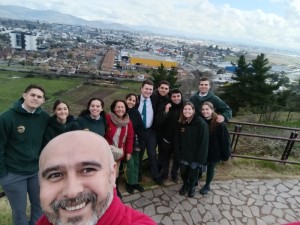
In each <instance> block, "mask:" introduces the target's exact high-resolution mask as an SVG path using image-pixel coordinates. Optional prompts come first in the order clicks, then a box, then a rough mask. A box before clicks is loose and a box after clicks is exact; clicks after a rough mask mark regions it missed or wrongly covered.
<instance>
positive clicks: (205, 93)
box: [190, 77, 232, 123]
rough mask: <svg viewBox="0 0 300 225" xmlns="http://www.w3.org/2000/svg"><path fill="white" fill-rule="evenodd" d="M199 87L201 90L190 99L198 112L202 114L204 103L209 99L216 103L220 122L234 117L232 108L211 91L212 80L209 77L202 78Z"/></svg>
mask: <svg viewBox="0 0 300 225" xmlns="http://www.w3.org/2000/svg"><path fill="white" fill-rule="evenodd" d="M198 87H199V91H197V92H196V93H195V94H194V95H192V96H191V97H190V101H191V102H192V103H193V104H194V105H195V109H196V113H197V114H198V115H200V116H201V106H202V103H203V102H206V101H207V102H210V103H212V104H213V105H214V107H215V110H216V113H217V114H218V119H217V122H218V123H222V122H224V121H225V122H227V121H228V120H230V119H231V117H232V110H231V108H230V107H229V106H228V105H227V104H226V103H225V102H224V101H223V100H221V99H220V98H219V97H218V96H216V95H215V94H214V93H212V92H211V91H210V81H209V80H208V78H206V77H204V78H201V79H200V81H199V86H198Z"/></svg>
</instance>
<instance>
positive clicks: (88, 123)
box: [77, 98, 106, 137]
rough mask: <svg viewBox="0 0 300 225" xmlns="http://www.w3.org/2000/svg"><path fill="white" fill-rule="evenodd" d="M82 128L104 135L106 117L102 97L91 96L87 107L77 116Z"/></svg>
mask: <svg viewBox="0 0 300 225" xmlns="http://www.w3.org/2000/svg"><path fill="white" fill-rule="evenodd" d="M77 120H78V122H79V125H80V127H81V129H83V130H89V131H93V132H95V133H97V134H99V135H101V136H103V137H104V135H105V130H106V118H105V112H104V102H103V100H102V99H100V98H91V99H90V100H89V101H88V104H87V107H86V109H84V110H83V111H81V112H80V114H79V115H78V118H77Z"/></svg>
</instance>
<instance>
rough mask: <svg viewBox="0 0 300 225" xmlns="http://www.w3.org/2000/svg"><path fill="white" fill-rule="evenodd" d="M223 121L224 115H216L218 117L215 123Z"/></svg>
mask: <svg viewBox="0 0 300 225" xmlns="http://www.w3.org/2000/svg"><path fill="white" fill-rule="evenodd" d="M224 121H225V118H224V116H222V115H218V118H217V123H222V122H224Z"/></svg>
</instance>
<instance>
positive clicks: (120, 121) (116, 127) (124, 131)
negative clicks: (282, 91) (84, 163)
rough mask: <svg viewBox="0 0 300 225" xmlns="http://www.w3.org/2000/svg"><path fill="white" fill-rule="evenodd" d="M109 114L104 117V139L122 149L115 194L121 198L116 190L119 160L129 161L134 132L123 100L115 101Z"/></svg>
mask: <svg viewBox="0 0 300 225" xmlns="http://www.w3.org/2000/svg"><path fill="white" fill-rule="evenodd" d="M110 110H111V112H110V113H109V114H107V115H106V122H107V130H106V133H105V139H106V140H107V142H108V143H109V144H110V145H114V146H116V147H118V148H122V149H123V153H124V154H123V157H122V158H121V159H120V160H118V161H117V166H118V169H117V180H116V185H117V193H118V196H119V197H120V198H121V197H122V196H121V193H120V191H119V188H118V176H119V174H118V172H119V166H120V162H121V160H126V161H128V160H130V158H131V154H132V150H133V138H134V131H133V126H132V123H131V121H130V119H129V116H128V114H127V111H128V107H127V104H126V102H125V101H124V100H115V101H113V103H112V104H111V106H110Z"/></svg>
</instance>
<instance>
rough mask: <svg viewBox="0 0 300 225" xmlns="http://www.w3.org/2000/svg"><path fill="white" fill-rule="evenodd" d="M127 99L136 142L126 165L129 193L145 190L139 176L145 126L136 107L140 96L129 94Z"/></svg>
mask: <svg viewBox="0 0 300 225" xmlns="http://www.w3.org/2000/svg"><path fill="white" fill-rule="evenodd" d="M125 101H126V104H127V107H128V111H127V113H128V115H129V118H130V120H131V122H132V125H133V131H134V143H133V152H132V157H131V159H130V160H128V161H127V162H126V165H125V171H124V172H125V179H126V190H127V192H128V193H129V194H132V193H133V192H134V189H136V190H138V191H139V192H143V191H144V187H143V186H142V185H141V184H139V183H138V178H139V153H140V150H141V149H143V148H145V143H144V139H145V137H144V135H145V128H144V125H143V121H142V117H141V114H140V113H139V111H138V110H137V109H136V108H135V106H136V105H137V104H138V97H137V96H136V95H135V94H133V93H130V94H127V95H126V97H125Z"/></svg>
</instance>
